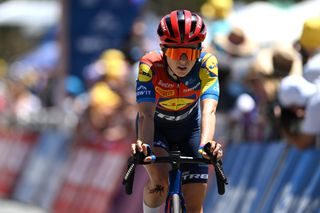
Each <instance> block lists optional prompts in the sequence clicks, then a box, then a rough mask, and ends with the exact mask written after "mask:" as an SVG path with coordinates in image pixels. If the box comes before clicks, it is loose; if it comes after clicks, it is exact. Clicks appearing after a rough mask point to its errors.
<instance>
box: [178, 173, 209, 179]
mask: <svg viewBox="0 0 320 213" xmlns="http://www.w3.org/2000/svg"><path fill="white" fill-rule="evenodd" d="M208 177H209V175H208V174H183V175H182V179H183V180H192V179H195V180H199V179H202V180H208Z"/></svg>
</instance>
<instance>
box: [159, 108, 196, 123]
mask: <svg viewBox="0 0 320 213" xmlns="http://www.w3.org/2000/svg"><path fill="white" fill-rule="evenodd" d="M197 105H198V104H195V105H194V106H193V107H192V108H191V109H190V110H188V111H187V112H185V113H183V114H181V115H178V116H173V115H165V114H162V113H160V112H158V111H156V115H157V117H159V118H161V119H166V120H167V121H180V120H183V119H185V118H187V117H188V115H190V114H191V113H192V112H193V110H194V109H195V108H196V106H197Z"/></svg>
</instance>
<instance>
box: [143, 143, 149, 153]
mask: <svg viewBox="0 0 320 213" xmlns="http://www.w3.org/2000/svg"><path fill="white" fill-rule="evenodd" d="M142 152H143V154H144V155H148V145H146V144H143V145H142Z"/></svg>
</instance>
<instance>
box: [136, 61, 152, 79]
mask: <svg viewBox="0 0 320 213" xmlns="http://www.w3.org/2000/svg"><path fill="white" fill-rule="evenodd" d="M151 78H152V70H151V69H150V67H149V66H148V65H146V64H140V66H139V75H138V80H139V81H142V82H147V81H150V80H151Z"/></svg>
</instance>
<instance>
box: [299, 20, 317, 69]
mask: <svg viewBox="0 0 320 213" xmlns="http://www.w3.org/2000/svg"><path fill="white" fill-rule="evenodd" d="M319 35H320V17H315V18H309V19H307V20H305V22H304V24H303V29H302V33H301V35H300V38H299V41H298V42H297V43H296V48H297V49H298V51H299V52H300V53H301V56H302V61H303V65H305V64H306V63H307V62H308V60H309V59H310V58H311V57H312V56H314V55H315V54H316V53H317V51H318V50H319V48H320V36H319Z"/></svg>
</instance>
